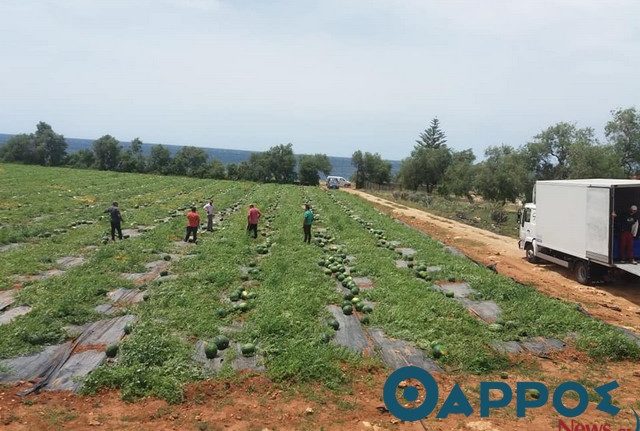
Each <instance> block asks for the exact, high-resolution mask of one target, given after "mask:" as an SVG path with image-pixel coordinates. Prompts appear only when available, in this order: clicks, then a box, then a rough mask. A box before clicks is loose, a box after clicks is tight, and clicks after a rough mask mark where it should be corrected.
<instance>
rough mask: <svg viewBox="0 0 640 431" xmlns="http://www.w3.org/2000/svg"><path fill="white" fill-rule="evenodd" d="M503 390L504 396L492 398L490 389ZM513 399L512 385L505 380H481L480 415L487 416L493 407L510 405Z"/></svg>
mask: <svg viewBox="0 0 640 431" xmlns="http://www.w3.org/2000/svg"><path fill="white" fill-rule="evenodd" d="M492 390H495V391H500V392H502V397H501V398H500V399H497V400H492V399H490V391H492ZM512 399H513V391H512V390H511V387H510V386H509V385H508V384H506V383H504V382H481V383H480V417H482V418H486V417H488V416H489V414H490V412H489V411H490V410H491V409H500V408H502V407H506V406H508V405H509V403H510V402H511V400H512Z"/></svg>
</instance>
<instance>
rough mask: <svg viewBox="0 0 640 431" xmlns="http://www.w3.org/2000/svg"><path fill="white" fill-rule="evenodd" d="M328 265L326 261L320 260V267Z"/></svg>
mask: <svg viewBox="0 0 640 431" xmlns="http://www.w3.org/2000/svg"><path fill="white" fill-rule="evenodd" d="M325 264H326V262H325V261H324V260H319V261H318V266H324V265H325Z"/></svg>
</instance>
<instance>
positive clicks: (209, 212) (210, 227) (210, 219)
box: [202, 201, 214, 232]
mask: <svg viewBox="0 0 640 431" xmlns="http://www.w3.org/2000/svg"><path fill="white" fill-rule="evenodd" d="M202 209H204V210H205V212H206V213H207V230H208V231H209V232H212V231H213V211H214V208H213V202H212V201H209V202H208V203H207V204H206V205H205V206H204V207H202Z"/></svg>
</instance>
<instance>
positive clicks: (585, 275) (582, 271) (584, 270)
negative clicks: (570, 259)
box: [573, 260, 591, 284]
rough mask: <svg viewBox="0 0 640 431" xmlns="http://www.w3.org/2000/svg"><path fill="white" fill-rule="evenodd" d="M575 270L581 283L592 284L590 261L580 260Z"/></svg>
mask: <svg viewBox="0 0 640 431" xmlns="http://www.w3.org/2000/svg"><path fill="white" fill-rule="evenodd" d="M573 270H574V272H575V274H576V280H577V281H578V283H580V284H590V283H591V274H590V271H589V262H585V261H583V260H581V261H580V262H576V263H575V265H574V267H573Z"/></svg>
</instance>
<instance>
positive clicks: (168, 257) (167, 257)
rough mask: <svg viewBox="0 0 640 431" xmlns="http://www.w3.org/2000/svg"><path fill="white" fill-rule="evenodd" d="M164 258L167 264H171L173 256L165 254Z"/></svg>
mask: <svg viewBox="0 0 640 431" xmlns="http://www.w3.org/2000/svg"><path fill="white" fill-rule="evenodd" d="M162 258H163V259H164V260H166V261H167V262H169V261H170V260H171V255H169V254H165V255H164V256H163V257H162Z"/></svg>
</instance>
